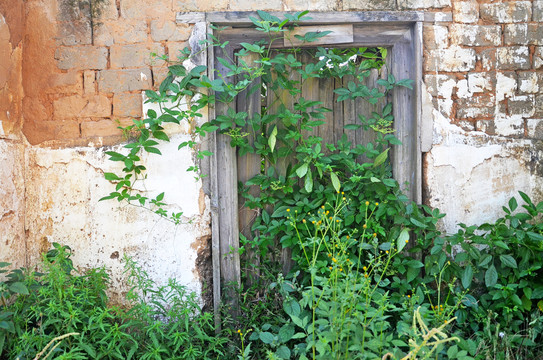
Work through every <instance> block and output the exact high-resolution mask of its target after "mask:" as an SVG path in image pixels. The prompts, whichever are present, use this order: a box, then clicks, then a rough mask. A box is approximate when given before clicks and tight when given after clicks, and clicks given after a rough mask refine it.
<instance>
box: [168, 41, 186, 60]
mask: <svg viewBox="0 0 543 360" xmlns="http://www.w3.org/2000/svg"><path fill="white" fill-rule="evenodd" d="M187 46H189V43H188V42H176V43H168V56H169V58H170V61H177V60H178V56H179V52H180V51H181V50H183V49H184V48H186V47H187Z"/></svg>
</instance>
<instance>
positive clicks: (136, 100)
mask: <svg viewBox="0 0 543 360" xmlns="http://www.w3.org/2000/svg"><path fill="white" fill-rule="evenodd" d="M141 99H142V95H141V94H140V93H136V94H127V93H121V94H115V95H114V96H113V116H121V117H138V118H139V117H141Z"/></svg>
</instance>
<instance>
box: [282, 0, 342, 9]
mask: <svg viewBox="0 0 543 360" xmlns="http://www.w3.org/2000/svg"><path fill="white" fill-rule="evenodd" d="M283 4H284V10H285V11H305V10H309V11H334V10H340V9H338V7H337V6H338V4H337V2H335V1H329V0H304V1H300V0H283ZM343 6H344V7H345V2H343Z"/></svg>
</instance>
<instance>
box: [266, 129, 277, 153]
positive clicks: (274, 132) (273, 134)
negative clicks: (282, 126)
mask: <svg viewBox="0 0 543 360" xmlns="http://www.w3.org/2000/svg"><path fill="white" fill-rule="evenodd" d="M276 141H277V125H275V127H274V128H273V130H272V132H271V134H270V137H269V138H268V145H269V146H270V150H271V152H273V149H275V143H276Z"/></svg>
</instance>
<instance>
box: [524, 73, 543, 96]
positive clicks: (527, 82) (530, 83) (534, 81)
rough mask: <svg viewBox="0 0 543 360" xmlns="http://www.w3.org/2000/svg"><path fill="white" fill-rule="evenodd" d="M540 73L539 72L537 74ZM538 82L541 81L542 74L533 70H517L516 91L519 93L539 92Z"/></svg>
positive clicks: (542, 80) (542, 79)
mask: <svg viewBox="0 0 543 360" xmlns="http://www.w3.org/2000/svg"><path fill="white" fill-rule="evenodd" d="M539 75H541V74H539ZM540 82H543V76H538V73H536V72H533V71H519V72H518V92H519V93H520V94H536V93H538V92H539V89H540V88H541V86H543V84H541V86H540Z"/></svg>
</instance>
